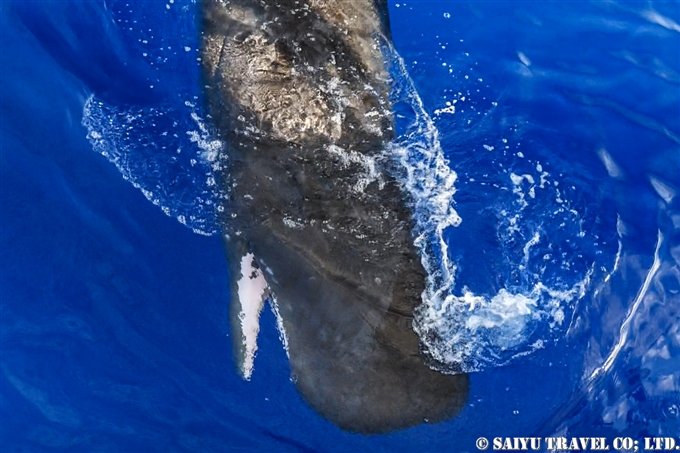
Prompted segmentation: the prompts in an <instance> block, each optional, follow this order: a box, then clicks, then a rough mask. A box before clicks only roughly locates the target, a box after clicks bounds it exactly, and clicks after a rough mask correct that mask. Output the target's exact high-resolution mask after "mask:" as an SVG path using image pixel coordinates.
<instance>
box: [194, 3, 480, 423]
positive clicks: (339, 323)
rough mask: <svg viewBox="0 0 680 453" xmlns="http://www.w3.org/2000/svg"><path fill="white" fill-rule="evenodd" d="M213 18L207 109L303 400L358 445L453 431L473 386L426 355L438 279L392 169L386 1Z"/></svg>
mask: <svg viewBox="0 0 680 453" xmlns="http://www.w3.org/2000/svg"><path fill="white" fill-rule="evenodd" d="M202 8H203V44H202V64H203V70H204V75H205V85H206V98H207V102H208V105H209V108H210V112H211V116H212V119H213V122H214V124H215V125H216V127H217V128H218V130H219V131H220V134H221V135H222V137H223V138H224V140H225V142H226V143H227V144H228V150H227V151H226V153H227V161H228V172H226V173H225V175H224V178H223V183H224V184H226V185H228V186H229V190H230V197H231V202H230V205H229V209H228V215H226V216H225V219H224V221H225V231H228V233H229V236H230V240H228V249H229V253H230V262H231V263H232V264H233V263H238V262H239V259H240V257H241V256H243V254H244V253H246V252H252V253H253V254H254V256H255V257H256V258H257V261H258V265H259V266H260V267H261V268H262V269H263V272H264V275H265V276H266V279H267V283H268V285H269V289H270V291H271V294H272V296H273V297H274V298H275V299H276V302H277V306H278V312H279V315H280V317H281V319H282V324H283V328H284V331H285V334H286V338H287V342H288V351H289V358H290V365H291V373H292V376H293V380H294V382H295V384H296V386H297V388H298V389H299V391H300V392H301V394H302V395H303V397H304V398H305V399H306V400H307V401H308V403H309V404H310V405H311V406H312V407H313V408H315V409H316V410H317V411H318V412H319V413H320V414H322V415H323V416H324V417H326V418H328V419H329V420H330V421H332V422H333V423H335V424H337V425H338V426H340V427H342V428H344V429H347V430H351V431H357V432H364V433H379V432H385V431H390V430H394V429H399V428H404V427H408V426H412V425H415V424H419V423H422V422H423V421H430V422H434V421H439V420H442V419H445V418H448V417H450V416H453V415H454V414H456V413H457V412H458V411H459V410H460V408H461V407H462V406H463V404H464V403H465V400H466V397H467V393H468V377H467V376H466V375H463V374H459V375H445V374H441V373H439V372H436V371H434V370H432V369H430V368H429V367H428V366H427V365H426V363H425V361H424V357H423V355H422V354H421V353H420V343H419V339H418V337H417V335H416V334H415V332H414V330H413V327H412V323H413V311H414V308H415V307H416V306H417V305H419V304H420V303H421V297H422V296H421V295H422V293H423V290H424V285H425V278H426V275H425V271H424V269H423V267H422V264H421V262H420V257H419V255H418V253H417V250H416V248H415V247H414V245H413V237H412V233H411V230H412V226H413V219H412V216H411V213H410V210H409V204H410V199H409V197H408V195H407V194H406V193H405V191H404V190H403V189H402V188H401V187H400V185H399V184H398V182H397V180H396V179H395V176H394V175H395V170H394V169H393V168H391V167H390V164H389V162H387V161H386V160H385V159H381V158H380V156H381V154H382V152H383V150H384V148H385V146H386V143H388V142H389V141H390V140H391V139H392V138H393V119H392V113H391V109H390V103H389V99H388V95H389V79H388V74H387V70H386V68H385V65H384V62H383V57H382V54H381V52H380V47H379V40H378V37H379V36H383V37H384V36H385V34H386V30H387V10H386V1H385V0H377V1H372V0H231V1H229V0H223V1H218V0H204V1H203V5H202ZM371 162H373V163H371ZM232 273H234V274H238V269H236V268H232ZM237 349H238V348H237Z"/></svg>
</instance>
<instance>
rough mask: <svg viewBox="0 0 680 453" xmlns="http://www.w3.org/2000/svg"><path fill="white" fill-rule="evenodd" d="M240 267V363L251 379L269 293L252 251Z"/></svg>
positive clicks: (245, 374) (245, 375) (246, 375)
mask: <svg viewBox="0 0 680 453" xmlns="http://www.w3.org/2000/svg"><path fill="white" fill-rule="evenodd" d="M240 269H241V275H240V277H239V279H238V282H237V288H238V303H239V305H240V308H241V311H240V313H239V315H238V319H239V321H240V322H241V335H242V336H243V338H242V341H243V362H242V363H241V364H240V365H241V372H242V373H243V377H244V378H245V379H246V380H249V379H250V377H251V376H252V374H253V365H254V363H255V354H256V353H257V335H258V334H259V333H260V313H262V308H263V307H264V302H265V300H266V298H267V295H268V286H267V281H266V280H265V278H264V275H263V274H262V271H261V270H260V269H259V268H258V267H256V266H255V257H254V256H253V254H252V253H247V254H245V255H243V257H242V258H241V266H240Z"/></svg>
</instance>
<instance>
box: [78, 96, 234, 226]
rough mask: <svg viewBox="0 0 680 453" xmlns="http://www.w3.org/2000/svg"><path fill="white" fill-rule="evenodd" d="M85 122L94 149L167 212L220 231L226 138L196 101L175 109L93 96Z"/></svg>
mask: <svg viewBox="0 0 680 453" xmlns="http://www.w3.org/2000/svg"><path fill="white" fill-rule="evenodd" d="M82 124H83V126H84V127H85V128H86V130H87V139H88V141H89V142H90V144H91V145H92V148H93V150H95V151H96V152H98V153H100V154H101V155H102V156H104V157H106V158H107V159H108V160H109V161H110V162H111V163H113V164H114V165H115V166H116V168H117V169H118V171H119V172H120V173H121V175H122V176H123V178H124V179H125V180H126V181H129V182H130V183H131V184H132V185H133V186H134V187H135V188H137V189H138V190H140V191H141V193H142V194H143V195H144V196H145V197H146V198H147V199H148V200H149V201H151V202H152V203H153V204H155V205H157V206H159V207H160V208H161V210H162V211H163V213H165V214H166V215H168V216H170V217H173V218H175V219H177V220H178V221H179V222H180V223H182V224H183V225H186V226H187V227H189V228H191V229H192V230H193V231H194V232H195V233H198V234H202V235H211V234H215V233H217V232H218V231H220V227H219V225H218V223H217V212H220V210H221V209H220V208H222V206H223V203H222V202H223V200H224V199H226V197H227V193H226V192H225V191H224V188H223V187H218V185H217V184H216V183H215V181H216V177H215V175H216V174H217V172H219V171H220V169H221V166H222V165H223V164H224V158H223V157H221V154H224V153H221V150H222V142H221V141H219V140H217V139H215V138H213V136H212V135H211V133H210V131H209V130H208V127H207V126H206V125H205V123H204V121H203V120H202V118H201V117H200V116H199V115H198V113H197V112H196V110H195V106H194V104H193V103H192V102H190V101H185V102H184V106H183V107H182V106H181V105H180V106H177V107H176V108H174V109H171V108H168V107H162V108H161V107H134V106H116V105H112V104H109V103H106V102H104V101H102V100H99V99H97V98H96V97H94V96H90V97H88V98H87V100H86V101H85V104H84V105H83V118H82ZM181 130H184V131H185V134H182V133H181V132H178V131H181ZM222 210H223V209H222Z"/></svg>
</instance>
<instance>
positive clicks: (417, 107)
mask: <svg viewBox="0 0 680 453" xmlns="http://www.w3.org/2000/svg"><path fill="white" fill-rule="evenodd" d="M383 48H384V54H385V55H386V59H387V61H388V64H389V67H390V71H391V75H392V79H393V80H392V83H393V92H392V96H391V97H392V102H393V105H394V109H395V116H396V118H397V128H398V130H399V132H400V134H399V137H398V138H397V140H395V142H394V143H392V144H391V146H390V147H389V148H388V150H387V151H386V153H387V155H388V157H389V158H391V159H394V160H396V161H398V162H399V164H400V166H401V168H402V170H403V172H402V178H401V180H402V181H401V182H402V185H403V187H404V188H405V189H406V190H407V192H408V193H409V194H410V195H411V197H412V200H413V209H414V216H415V219H416V226H415V245H416V246H417V247H418V249H419V250H420V251H421V255H422V263H423V266H424V268H425V270H426V271H427V274H428V280H427V285H426V289H425V291H424V293H423V302H422V304H421V305H420V306H419V307H418V308H417V309H416V313H415V319H414V324H413V326H414V329H415V331H416V332H417V334H418V335H419V337H420V339H421V342H422V346H423V349H424V352H425V353H426V355H427V356H428V357H429V359H430V360H431V366H432V367H433V368H435V369H438V370H440V371H443V372H450V373H457V372H473V371H480V370H483V369H485V368H488V367H495V366H501V365H504V364H507V363H509V362H510V361H511V360H513V359H515V358H518V357H522V356H525V355H527V354H530V353H532V352H533V351H535V350H538V349H541V348H543V347H544V346H545V344H546V342H547V341H554V340H556V339H558V338H560V337H561V336H563V335H564V333H565V332H566V331H567V329H568V327H569V323H568V322H565V321H566V320H567V319H568V316H569V315H570V313H571V312H573V310H574V306H575V304H576V302H577V301H578V300H579V299H581V298H582V297H583V296H584V295H585V294H586V291H587V288H588V285H589V282H590V281H591V277H592V274H593V272H594V261H595V260H594V258H593V257H591V258H592V260H591V261H592V262H591V263H590V264H589V265H585V266H580V267H578V268H575V269H574V268H572V269H569V268H570V267H571V263H570V262H569V260H568V259H567V261H566V262H565V263H564V264H563V265H562V266H557V267H560V270H562V271H564V270H571V272H569V273H567V275H568V278H565V277H564V272H562V276H561V277H558V276H557V275H556V272H554V269H552V268H551V266H550V265H549V263H546V261H554V259H553V258H552V256H550V255H549V254H548V251H551V252H552V253H554V254H556V255H559V253H558V252H562V255H561V257H562V258H564V257H567V258H568V256H567V255H566V252H567V251H568V250H569V249H571V251H572V252H573V253H582V254H583V253H584V252H583V251H582V250H580V249H579V244H578V241H579V240H581V242H583V244H580V245H581V246H585V243H586V241H588V240H591V239H592V238H590V237H587V233H586V232H585V231H583V229H582V228H581V222H579V221H578V219H579V213H578V212H576V211H575V210H573V209H571V208H570V207H569V205H568V204H567V203H566V202H565V201H564V200H563V199H562V198H560V197H564V195H563V194H562V193H561V192H560V191H559V189H557V188H556V184H555V185H552V184H548V182H549V181H548V176H549V173H548V172H546V171H544V170H543V168H542V166H541V165H540V164H537V165H536V168H535V171H536V172H537V175H536V177H534V176H532V175H530V174H524V173H522V174H515V173H512V172H511V173H510V174H509V178H508V180H509V183H510V186H509V187H508V189H509V190H506V193H507V192H511V193H512V195H513V196H514V197H515V199H514V200H513V199H507V200H504V201H503V203H502V204H501V205H500V207H499V208H498V210H497V214H498V216H497V217H498V225H497V226H496V229H497V235H498V239H499V241H500V242H501V243H502V244H504V245H503V246H502V247H501V252H502V253H501V255H502V256H499V257H498V258H499V259H504V261H505V262H504V264H505V266H506V267H507V268H509V269H511V271H510V272H509V274H510V275H509V276H508V278H507V279H506V280H505V282H504V286H503V287H501V288H500V289H498V290H497V291H496V293H495V294H476V293H475V292H473V291H472V290H470V289H468V288H467V287H463V288H462V291H457V286H456V274H457V271H458V268H457V264H456V262H454V260H453V259H452V258H451V257H450V256H449V254H450V251H449V244H450V242H449V241H448V240H447V233H448V231H449V230H450V229H451V228H455V227H458V226H459V225H460V224H461V222H462V219H461V217H460V216H459V214H458V213H457V212H456V210H455V209H454V207H453V203H454V195H455V193H456V188H455V183H456V179H457V175H456V173H455V172H454V171H453V170H452V169H451V168H450V166H449V163H448V162H447V160H446V159H445V157H444V152H443V150H442V147H441V144H440V139H439V131H438V130H437V128H436V126H435V124H434V122H433V121H432V119H431V118H430V116H429V115H428V114H427V112H426V111H425V108H424V106H423V103H422V100H421V99H420V97H419V96H418V93H417V91H416V88H415V86H414V83H413V81H412V80H411V78H410V77H409V75H408V72H407V70H406V68H405V65H404V62H403V60H402V59H401V57H400V56H399V55H398V54H397V53H396V51H395V50H394V48H392V47H391V45H390V44H388V43H385V44H384V46H383ZM485 148H486V149H487V151H489V148H490V147H486V146H485ZM491 149H493V148H491ZM541 190H543V192H544V193H545V194H546V195H545V196H552V197H554V198H556V199H557V200H558V202H559V203H562V204H563V205H562V206H560V207H559V208H557V209H556V210H555V212H554V214H555V215H554V218H553V219H552V220H553V221H552V222H550V223H546V220H541V221H540V223H539V224H538V225H537V224H536V222H535V219H536V218H540V215H541V214H540V213H537V212H532V208H534V207H535V206H541V203H540V201H541V200H540V198H541V197H540V196H537V192H539V191H541ZM541 209H544V208H541ZM534 211H536V209H534ZM525 218H526V220H525ZM574 220H576V221H575V222H574ZM567 224H568V225H576V226H577V227H576V228H575V229H574V230H573V232H572V231H569V232H570V233H571V234H572V238H571V239H572V240H571V241H567V242H571V243H570V244H569V246H568V247H566V246H560V245H559V244H551V243H550V242H549V239H550V236H552V235H554V233H555V232H557V231H558V230H565V229H566V230H569V228H568V227H567V226H566V225H567ZM520 245H521V246H520ZM565 249H567V250H565ZM587 258H588V257H586V261H587ZM582 261H583V260H582ZM552 267H555V266H554V265H553V266H552Z"/></svg>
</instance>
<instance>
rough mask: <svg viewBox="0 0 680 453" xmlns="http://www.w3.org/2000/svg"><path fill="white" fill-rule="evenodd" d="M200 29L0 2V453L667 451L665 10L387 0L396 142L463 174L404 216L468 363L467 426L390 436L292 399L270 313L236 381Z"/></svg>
mask: <svg viewBox="0 0 680 453" xmlns="http://www.w3.org/2000/svg"><path fill="white" fill-rule="evenodd" d="M197 11H198V5H197V4H196V3H194V2H191V1H180V0H176V1H171V0H168V1H167V3H166V2H131V1H130V2H125V1H106V2H103V1H90V2H81V1H76V0H73V1H59V2H46V1H18V0H17V1H7V0H6V1H3V2H0V30H1V31H0V36H1V38H2V41H1V43H0V46H1V47H0V49H1V50H0V68H1V69H0V75H1V77H2V79H1V80H0V159H1V161H0V172H1V173H0V199H1V204H0V206H2V211H1V212H2V214H1V215H2V217H1V219H2V222H1V224H0V225H1V228H0V233H1V234H0V241H1V250H2V255H1V256H2V258H1V260H2V261H0V446H2V451H27V452H33V451H78V452H80V451H130V452H147V451H231V450H243V451H291V452H297V451H331V452H345V451H366V450H369V449H370V450H372V451H390V452H392V451H455V452H466V451H476V448H475V439H477V438H478V437H480V436H485V437H494V436H510V435H512V436H531V435H541V436H549V435H557V434H559V435H567V436H577V435H586V436H596V435H597V436H605V437H607V438H609V439H613V438H614V437H617V436H631V437H633V438H641V437H642V436H645V435H677V433H678V432H680V372H679V370H680V205H679V203H680V201H679V198H678V190H680V3H679V2H676V1H673V2H671V1H645V2H642V1H640V2H638V1H635V2H634V1H630V2H623V1H619V2H616V1H606V2H605V1H590V2H589V1H579V2H568V1H550V2H528V1H518V2H508V1H482V2H480V1H456V2H453V1H445V0H440V1H415V0H412V1H404V2H401V1H394V0H391V1H390V15H391V25H392V38H393V41H394V50H395V51H396V53H397V54H398V55H396V54H395V55H393V58H394V59H396V60H397V62H398V63H402V62H403V70H402V69H400V67H399V64H397V65H396V66H397V67H398V68H397V70H396V73H395V85H398V86H401V87H402V88H403V89H404V90H405V91H406V92H407V93H408V94H409V96H410V97H408V102H406V103H405V105H404V106H402V105H401V104H400V103H399V102H395V106H396V111H397V113H399V114H400V115H401V116H400V117H399V118H400V121H398V123H399V124H398V126H400V127H401V131H402V137H403V139H402V142H401V143H400V145H401V146H402V149H403V148H404V147H406V148H407V149H420V148H419V146H420V145H421V144H424V145H423V147H425V148H427V149H428V150H435V151H436V152H440V153H441V154H442V155H443V157H445V158H446V159H447V161H448V164H447V169H449V168H450V170H451V171H453V172H455V174H453V173H451V174H453V175H454V176H455V182H454V183H453V186H451V187H448V186H447V187H446V189H447V190H448V191H449V192H448V193H451V194H453V203H452V204H451V205H450V206H448V205H447V206H448V207H450V208H451V210H447V211H446V212H445V214H446V216H448V217H446V218H438V217H436V216H433V215H432V214H433V212H434V211H433V210H432V209H431V205H430V204H428V200H430V198H424V199H423V200H422V201H423V206H424V207H423V209H422V211H418V212H422V213H424V214H425V217H427V218H425V217H424V220H423V222H424V224H425V225H427V224H428V223H427V222H428V221H429V219H430V218H435V220H436V221H437V222H439V223H437V224H436V225H442V222H443V223H446V222H447V221H449V223H450V225H449V224H447V225H446V228H444V229H443V230H442V231H441V238H442V239H443V241H444V244H445V247H444V248H445V250H444V251H442V250H439V252H440V255H441V256H440V257H441V259H442V260H444V259H445V260H449V261H450V266H449V267H447V268H446V269H448V270H449V271H450V272H451V275H449V276H448V278H442V279H440V280H443V281H439V282H436V283H437V284H436V285H435V286H436V288H441V287H446V290H447V294H449V295H451V296H452V298H453V299H451V300H454V301H455V302H457V303H458V305H456V304H453V305H446V304H444V303H438V302H437V301H434V302H432V304H430V305H429V306H427V307H425V308H426V309H424V310H423V313H422V316H421V318H420V324H419V327H420V328H421V329H423V330H424V331H426V332H432V329H435V328H436V329H439V330H437V333H438V334H439V336H442V337H443V338H444V339H445V340H448V341H443V342H440V343H433V344H430V345H429V347H430V353H431V354H432V355H433V356H435V357H437V358H438V359H440V361H442V362H446V360H447V359H450V358H451V355H452V354H454V355H455V354H457V353H460V351H461V350H463V352H464V354H463V359H464V360H465V363H467V364H468V365H469V368H470V369H472V370H475V371H474V372H473V373H472V374H471V392H470V396H469V402H468V404H467V406H466V407H465V409H464V410H463V411H462V412H461V414H460V415H459V416H458V417H456V418H454V419H452V420H449V421H446V422H442V423H438V424H432V425H428V424H425V425H421V426H418V427H415V428H411V429H408V430H404V431H400V432H396V433H392V434H388V435H381V436H361V435H357V434H352V433H347V432H343V431H341V430H339V429H338V428H336V427H335V426H333V425H331V424H330V423H329V422H327V421H325V420H324V419H322V418H320V417H319V416H318V415H317V414H315V413H314V412H313V411H312V410H311V409H310V408H309V407H308V406H307V405H306V403H305V402H304V401H303V400H302V399H301V397H300V396H299V395H298V393H297V392H296V390H295V388H294V384H293V383H292V382H290V380H289V368H288V362H287V359H286V355H285V352H284V350H283V349H282V347H281V345H280V342H279V337H278V332H277V331H276V328H275V324H276V321H275V318H274V316H273V315H272V313H270V312H268V311H265V312H264V314H263V316H264V319H263V320H262V326H263V328H262V330H261V333H260V339H259V346H260V349H259V352H258V356H257V358H256V362H255V372H254V375H253V378H252V380H251V381H250V382H245V381H243V380H242V379H240V378H239V377H238V374H237V372H236V370H235V367H234V365H233V358H232V352H231V338H230V335H231V332H230V331H229V322H228V304H229V296H228V294H229V291H228V285H229V280H228V278H229V277H228V275H227V265H226V256H225V252H224V245H223V243H222V240H221V239H220V237H219V235H216V234H213V233H215V232H216V231H217V228H216V226H215V225H214V217H215V212H216V211H217V210H218V209H223V206H222V204H221V198H222V196H223V194H221V193H219V191H218V190H217V189H216V188H215V187H214V181H213V180H211V175H212V171H213V170H215V168H213V167H214V165H215V160H214V154H215V153H216V152H218V151H219V150H220V149H221V144H220V143H219V141H216V139H215V137H214V135H213V134H212V133H211V131H210V125H209V121H206V114H205V111H204V108H203V106H202V99H201V80H200V66H199V62H198V60H197V58H198V57H199V53H198V48H199V37H198V29H197V27H198V21H197V17H198V13H197ZM399 56H400V57H399ZM399 58H401V59H403V60H399ZM404 87H405V88H404ZM412 89H413V91H412ZM414 96H415V97H414ZM397 97H398V96H397ZM421 103H422V104H421ZM420 105H422V110H419V109H420V108H421V107H420ZM414 106H415V107H414ZM402 108H403V109H402ZM409 109H411V110H412V111H409ZM414 112H415V113H414ZM414 116H415V117H417V118H416V120H414ZM414 121H415V122H414ZM414 124H415V126H417V127H415V128H414ZM415 145H418V146H415ZM409 147H410V148H409ZM416 157H417V156H416ZM428 174H430V173H428ZM444 180H445V178H444V179H442V181H444ZM449 182H453V180H452V179H451V180H449ZM442 185H443V182H442ZM442 185H440V186H438V187H436V188H430V189H431V190H432V194H433V195H436V194H438V193H440V192H441V191H442V190H443V189H444V188H443V186H442ZM454 192H455V193H454ZM149 201H151V202H152V203H153V204H156V205H158V206H154V205H153V204H152V203H149ZM428 216H429V217H428ZM453 216H455V217H456V219H452V217H453ZM458 219H460V222H458ZM453 220H455V221H453ZM436 225H435V227H436ZM440 302H441V301H440ZM466 304H467V305H466ZM451 306H453V307H464V308H465V310H460V311H456V310H453V311H451V309H450V308H447V307H451ZM433 320H439V321H445V322H438V323H433V322H432V321H433ZM461 320H462V321H464V322H463V323H462V324H461ZM461 326H464V327H461ZM452 339H456V340H457V341H451V340H452ZM463 340H464V341H465V344H466V345H469V347H468V348H467V349H464V348H461V347H459V344H460V342H461V341H463ZM455 358H456V359H460V358H461V357H459V356H456V357H455Z"/></svg>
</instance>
